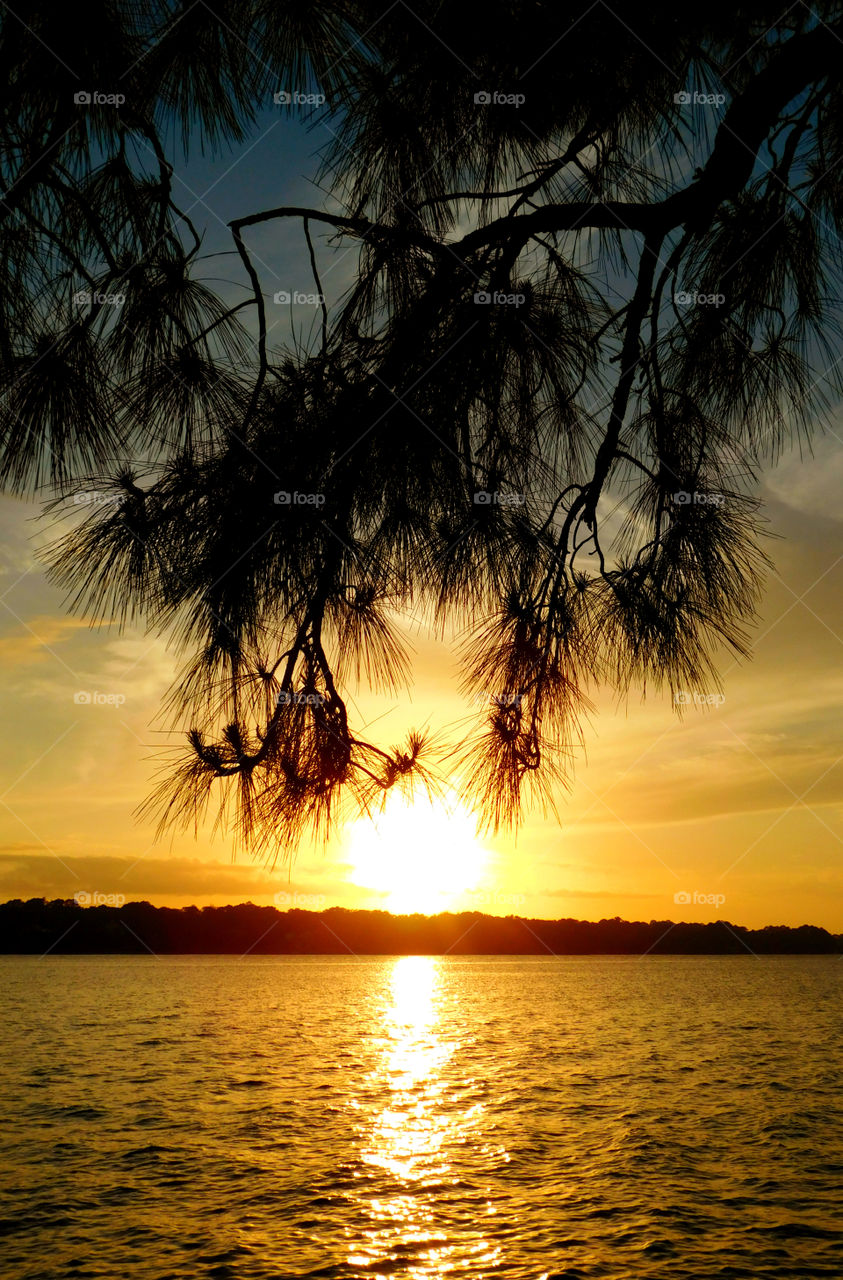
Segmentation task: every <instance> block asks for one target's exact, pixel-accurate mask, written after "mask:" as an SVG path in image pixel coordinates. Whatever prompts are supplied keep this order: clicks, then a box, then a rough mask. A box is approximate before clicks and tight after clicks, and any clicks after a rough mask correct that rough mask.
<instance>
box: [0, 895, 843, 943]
mask: <svg viewBox="0 0 843 1280" xmlns="http://www.w3.org/2000/svg"><path fill="white" fill-rule="evenodd" d="M150 952H151V953H152V954H154V955H241V956H242V955H349V954H352V955H358V956H385V955H389V956H400V955H434V956H435V955H453V956H461V955H462V956H466V955H500V956H505V955H509V956H516V955H519V956H526V955H559V956H574V955H630V956H636V955H637V956H642V955H754V956H762V955H840V954H843V935H841V934H832V933H829V932H828V930H826V929H822V928H820V927H818V926H816V925H801V926H799V927H797V928H792V927H790V926H788V925H767V926H766V927H764V928H762V929H747V928H744V927H743V926H742V925H736V924H732V923H730V922H729V921H724V920H719V921H714V922H710V923H705V924H701V923H695V922H688V921H678V922H675V921H671V920H650V921H648V922H644V921H635V920H621V919H620V918H619V917H615V918H613V919H605V920H599V921H593V920H574V919H562V920H534V919H530V918H527V917H523V916H490V915H484V914H483V913H482V912H479V911H462V912H440V913H439V914H438V915H432V916H425V915H392V914H391V913H390V912H388V911H364V910H351V909H348V908H345V907H329V908H327V909H326V910H324V911H304V910H300V909H298V908H293V909H292V910H287V911H281V910H279V909H278V908H277V907H259V906H255V905H254V904H252V903H240V904H238V905H233V906H225V907H181V908H178V907H155V906H153V905H152V904H151V903H149V902H127V903H124V904H123V905H120V906H81V905H80V904H79V903H78V902H76V901H75V900H74V899H54V900H53V901H47V900H46V899H43V898H33V899H30V900H29V901H28V902H23V901H21V900H20V899H15V900H13V901H11V902H6V903H3V904H0V954H3V955H45V954H47V953H49V954H51V955H144V954H149V953H150Z"/></svg>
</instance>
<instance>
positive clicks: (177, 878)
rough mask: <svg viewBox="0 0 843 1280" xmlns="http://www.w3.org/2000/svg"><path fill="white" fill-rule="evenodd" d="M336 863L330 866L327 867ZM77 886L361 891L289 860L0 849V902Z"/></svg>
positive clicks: (235, 895) (233, 897)
mask: <svg viewBox="0 0 843 1280" xmlns="http://www.w3.org/2000/svg"><path fill="white" fill-rule="evenodd" d="M337 871H338V868H337V867H336V865H333V864H332V865H331V867H330V872H331V873H332V874H336V873H337ZM80 891H84V892H88V893H105V894H123V895H124V896H125V898H126V900H127V901H138V900H141V899H149V900H150V901H154V902H161V900H162V899H164V898H167V899H184V900H185V901H189V902H198V903H202V902H207V901H209V899H212V898H217V899H220V898H224V899H225V900H226V901H227V902H244V901H246V900H248V899H251V900H252V901H254V900H256V899H264V900H266V901H269V902H271V901H272V900H273V898H274V897H275V895H276V894H280V893H283V894H286V895H288V896H289V895H291V894H296V893H300V894H308V895H309V894H313V893H315V892H318V893H320V894H325V895H330V900H331V901H336V900H337V899H339V898H345V897H348V896H349V895H351V896H355V897H356V896H359V892H358V891H357V890H355V889H354V886H351V885H348V884H346V883H343V882H336V881H333V880H330V881H329V880H328V879H327V877H326V881H325V882H324V883H323V882H322V880H321V879H320V880H319V881H318V882H317V881H316V880H315V879H314V878H313V876H312V875H308V874H307V872H306V870H305V869H302V871H301V872H300V873H299V874H296V868H295V867H293V868H292V872H290V870H289V869H288V867H287V865H286V864H285V865H283V866H282V865H281V864H280V863H279V865H278V866H277V867H276V868H275V870H272V869H271V868H269V867H267V866H262V865H259V864H256V863H250V862H245V861H243V862H222V861H219V860H217V861H211V860H203V859H202V858H185V857H173V858H162V857H157V858H153V857H148V858H147V857H141V858H132V857H113V856H110V855H104V856H97V855H91V856H87V857H86V856H80V857H74V856H68V857H62V858H59V857H58V856H54V857H50V856H48V855H46V854H43V853H38V854H33V853H29V852H27V846H26V845H7V846H6V848H5V849H4V850H3V851H1V852H0V901H5V900H7V899H9V898H24V899H27V898H72V897H73V895H74V894H76V893H79V892H80Z"/></svg>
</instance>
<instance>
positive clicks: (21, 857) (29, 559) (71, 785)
mask: <svg viewBox="0 0 843 1280" xmlns="http://www.w3.org/2000/svg"><path fill="white" fill-rule="evenodd" d="M323 140H324V139H322V138H320V137H318V136H316V135H315V134H305V132H304V131H303V130H301V129H298V128H296V127H295V126H293V125H292V124H290V123H289V122H282V121H281V120H280V117H278V118H275V117H272V116H267V118H266V119H265V120H262V121H261V124H260V127H259V128H258V129H257V130H256V133H255V137H254V138H253V139H252V141H251V143H250V144H249V146H247V147H244V148H243V149H242V151H241V152H237V153H236V154H232V156H231V159H230V162H229V163H228V164H225V163H223V164H217V166H216V168H215V169H212V168H211V167H210V166H209V165H207V164H206V163H205V162H204V161H202V160H201V158H200V159H198V160H196V161H191V162H190V163H189V164H187V165H186V166H185V168H184V170H183V171H182V173H181V177H180V181H181V182H182V183H183V185H184V190H183V191H181V193H179V192H178V191H177V192H176V199H177V203H180V204H181V205H182V206H183V207H189V208H191V210H192V212H191V216H192V217H193V219H194V220H195V221H196V222H197V224H198V225H199V226H200V228H204V229H205V230H206V232H207V237H206V242H205V247H206V250H207V252H209V253H211V252H220V251H226V252H227V251H228V250H229V246H230V244H231V241H230V238H229V236H228V233H227V232H226V230H225V228H224V223H225V222H226V220H227V219H229V218H231V217H234V216H235V215H237V214H245V213H249V212H254V211H256V210H259V209H261V208H265V207H268V206H271V205H277V204H312V205H318V204H319V203H320V202H321V201H322V200H323V197H322V195H321V193H320V192H319V191H318V190H317V189H316V188H314V187H313V186H312V185H311V184H310V183H309V182H308V181H307V179H306V178H305V177H303V176H301V175H302V174H304V173H311V174H312V173H313V172H314V171H315V165H314V161H313V159H312V158H311V157H312V153H313V152H314V151H315V150H316V149H318V147H319V146H320V145H321V143H322V141H323ZM323 243H324V242H323ZM250 245H251V246H253V247H254V249H255V252H256V254H257V256H258V257H259V259H260V260H261V261H262V264H263V266H264V268H266V270H267V272H268V274H267V276H266V279H267V280H271V278H272V275H274V276H275V279H276V280H277V282H278V283H277V285H276V286H275V287H276V288H278V289H288V290H291V291H292V290H296V289H298V290H303V291H311V290H312V289H313V287H314V286H313V282H312V278H311V276H310V271H309V266H308V262H307V256H306V253H304V252H303V245H302V240H301V226H300V224H298V223H292V222H291V223H290V224H289V225H284V224H278V223H273V224H271V225H269V226H265V227H262V228H260V229H259V230H257V231H256V232H255V233H254V234H253V236H252V237H251V239H250ZM321 251H324V250H321ZM325 261H331V263H332V265H331V268H330V271H328V272H327V273H326V277H325V283H326V291H327V292H328V293H329V296H330V297H336V296H337V295H338V294H339V293H340V292H341V291H342V289H343V288H345V287H346V286H347V284H348V282H349V280H350V278H351V275H350V273H351V270H352V267H353V255H351V256H349V257H348V258H347V260H346V259H345V257H344V256H339V255H335V256H334V258H333V259H330V257H326V259H325ZM205 274H206V275H207V276H208V277H214V278H216V279H219V278H220V277H225V278H226V279H228V280H231V281H233V282H237V281H240V280H241V277H240V274H239V272H238V269H237V265H236V264H235V262H234V261H233V259H232V258H222V259H215V260H213V261H211V262H209V263H208V264H207V267H206V272H205ZM222 292H223V294H224V296H226V297H228V298H230V299H231V300H238V301H239V300H241V298H242V297H243V296H244V290H243V285H242V283H232V284H231V285H230V286H224V287H222ZM281 312H282V309H280V308H279V314H278V316H277V319H276V320H275V321H274V323H276V324H277V326H278V330H277V332H278V334H280V333H282V332H283V330H284V326H285V324H286V313H284V314H282V313H281ZM296 316H297V320H298V322H299V323H300V324H303V325H305V327H306V326H307V325H308V324H309V323H310V320H311V319H312V309H311V310H310V311H308V309H307V308H300V309H298V310H297V312H296ZM841 444H843V413H836V414H834V415H832V421H831V430H830V431H828V432H827V433H826V435H825V436H823V437H818V438H817V439H816V441H815V445H814V456H813V457H810V456H809V455H808V454H807V453H805V454H804V455H803V456H802V457H800V455H799V452H798V450H797V451H795V452H794V453H792V454H789V455H787V456H785V457H784V458H783V459H782V461H781V463H780V464H779V466H778V467H777V468H776V469H775V470H771V471H770V472H769V473H768V474H767V475H766V477H765V478H764V481H763V486H762V496H763V497H764V498H765V501H766V510H767V515H768V518H769V529H770V531H771V533H774V534H776V535H778V537H777V538H776V540H771V541H770V542H769V546H768V553H769V554H770V556H771V557H772V559H773V561H774V563H775V572H774V574H773V575H771V577H770V580H769V583H768V589H767V593H766V596H765V599H764V601H763V604H762V609H761V619H760V621H759V623H758V625H757V626H756V627H755V628H754V631H753V650H754V656H753V660H752V661H751V662H749V663H744V664H741V665H738V664H736V663H734V662H733V661H732V660H731V659H729V658H728V657H727V658H726V660H725V661H724V663H723V664H722V668H721V669H722V672H723V678H722V693H723V695H724V701H723V703H722V705H719V706H712V707H710V708H707V709H704V710H701V709H694V708H693V707H691V708H689V709H688V711H687V713H686V715H685V717H684V719H682V720H680V719H679V718H677V716H676V715H675V714H674V712H673V709H672V707H671V706H670V703H669V699H668V697H667V695H658V694H653V693H650V694H649V695H648V696H647V699H646V701H644V700H642V699H641V697H640V691H639V693H637V694H635V695H634V696H633V698H632V699H631V700H630V704H629V705H628V706H621V707H618V706H617V704H616V701H615V699H614V697H613V695H611V694H610V693H608V692H606V693H601V692H600V691H597V692H596V693H595V701H596V702H597V704H598V709H597V712H596V714H595V715H594V716H593V717H592V720H591V723H590V725H587V726H586V730H585V734H586V753H585V755H583V756H582V757H581V758H580V759H579V761H578V763H577V769H576V778H575V782H574V786H573V790H572V792H571V794H570V795H569V796H565V795H561V796H560V803H559V818H560V822H559V823H557V821H556V820H555V819H554V818H553V816H552V815H548V816H547V817H545V818H543V817H542V815H541V814H540V813H533V814H532V815H529V816H528V817H527V820H526V821H525V823H524V826H523V828H522V829H521V831H520V833H519V835H518V838H517V841H516V840H515V839H514V838H513V837H512V836H511V835H499V836H497V837H494V838H481V839H480V841H479V844H474V842H473V837H472V833H471V830H470V823H469V821H468V819H467V818H466V816H465V814H464V813H463V812H462V811H461V810H460V809H459V808H457V809H456V810H455V811H454V812H452V813H450V814H448V813H444V812H442V811H440V812H439V813H438V815H437V813H436V812H433V813H430V812H427V811H426V810H424V809H422V810H420V811H419V813H418V814H416V815H415V818H414V817H413V815H411V814H409V813H407V812H402V811H400V810H399V809H395V810H393V809H392V808H390V809H389V810H388V812H387V816H386V818H385V820H384V823H383V830H382V833H381V836H380V840H381V844H380V846H379V845H378V837H377V836H375V835H373V834H372V833H371V831H367V830H363V829H362V828H352V829H348V830H346V831H344V832H341V833H338V834H337V836H336V838H335V839H334V840H333V842H332V843H331V844H330V845H329V846H328V847H327V848H326V849H321V848H319V849H316V848H313V847H312V846H307V845H305V846H303V847H302V849H301V850H300V851H299V853H298V855H297V857H296V859H295V861H294V862H293V864H292V865H291V866H290V865H282V863H281V862H279V863H278V864H277V865H276V867H275V868H274V870H273V869H269V868H267V867H265V866H261V865H256V864H254V863H253V862H251V861H250V859H249V857H248V854H247V853H245V852H243V853H241V854H240V855H239V856H238V858H237V860H236V861H233V860H232V847H231V844H230V842H228V841H227V840H226V838H225V837H224V836H217V837H216V838H215V839H214V840H212V839H211V838H210V834H209V832H207V831H200V833H199V836H198V838H197V839H196V840H194V839H193V838H192V836H189V835H188V836H179V837H177V838H175V839H174V840H173V841H172V842H164V843H161V844H155V843H154V838H153V830H152V827H151V826H149V825H140V824H139V823H138V822H137V821H136V820H135V818H134V817H133V810H134V809H135V808H136V806H137V805H138V803H139V802H140V801H141V800H142V799H143V798H144V796H145V795H146V794H147V793H148V791H149V789H150V783H151V781H152V779H153V777H154V772H155V767H156V766H155V762H154V760H153V759H152V757H153V755H154V752H155V751H156V750H157V749H158V748H159V747H160V745H161V744H162V743H167V742H168V741H170V739H168V738H167V737H166V736H165V735H164V734H163V733H161V732H158V731H157V730H158V729H159V728H160V725H157V724H156V715H157V712H158V708H159V705H160V701H161V698H162V695H163V694H164V693H165V691H166V689H167V687H168V685H169V684H170V682H171V680H172V678H173V675H174V673H175V670H176V665H177V663H176V658H175V656H174V655H173V654H172V653H170V652H168V650H167V648H166V645H165V643H164V641H163V640H161V639H160V638H156V637H154V636H144V635H143V634H141V633H140V632H137V631H131V630H130V631H126V632H125V633H123V634H118V633H117V631H116V630H115V629H111V628H108V627H103V628H100V629H98V630H91V629H90V628H89V626H88V624H87V622H86V621H84V620H80V619H76V618H72V617H70V616H68V615H67V613H66V612H65V611H64V609H63V603H62V599H61V597H60V595H59V594H58V593H57V592H56V591H55V590H53V589H52V588H51V587H50V586H49V585H48V584H47V582H46V580H45V576H44V571H43V567H42V566H41V565H40V564H39V562H38V559H37V551H38V549H39V548H40V547H43V546H44V545H45V544H46V543H47V542H48V541H49V540H50V530H49V526H48V524H47V522H45V521H40V522H39V521H38V519H37V517H38V513H39V510H40V505H39V504H38V503H36V502H32V503H25V502H22V501H19V500H16V499H11V498H6V499H4V500H3V501H2V506H0V520H2V546H3V552H2V554H3V560H2V582H0V599H1V600H2V604H3V609H2V610H0V654H2V660H3V667H4V671H5V675H6V679H5V685H4V691H3V697H4V703H5V706H4V726H5V733H4V735H3V740H2V747H1V748H0V750H2V762H1V763H0V770H1V771H2V785H1V786H0V801H2V807H0V897H2V898H4V899H5V898H11V897H23V898H28V897H36V896H38V897H40V896H45V897H48V898H53V897H72V896H73V895H74V894H76V893H79V892H87V893H94V892H99V893H105V894H122V895H124V896H125V897H126V899H127V900H129V899H148V900H150V901H152V902H155V903H158V904H168V905H182V904H187V903H193V902H195V903H199V904H203V903H224V902H238V901H244V900H251V901H253V902H258V903H272V902H274V901H275V900H276V895H278V894H282V895H283V894H286V895H287V899H283V898H282V899H281V900H280V901H281V902H282V904H283V903H285V902H286V904H287V905H301V906H313V907H316V906H330V905H341V906H349V907H378V906H387V907H393V908H399V909H400V908H403V909H409V908H410V907H411V906H414V905H415V906H417V907H420V908H421V909H437V908H450V909H453V910H461V909H474V908H476V909H481V910H487V911H490V912H493V913H495V914H507V913H508V912H514V913H517V914H520V915H528V916H536V917H559V916H574V917H582V918H586V919H598V918H601V917H604V916H614V915H620V916H623V917H626V918H632V919H645V920H649V919H652V918H655V919H668V918H673V919H690V920H707V919H717V918H725V919H727V920H731V921H734V922H736V923H740V924H746V925H750V926H756V927H757V926H760V925H764V924H773V923H784V924H789V925H799V924H802V923H813V924H818V925H823V926H825V927H826V928H829V929H832V930H836V931H840V930H843V869H841V856H840V855H841V844H842V843H843V841H841V821H840V819H841V806H843V767H841V756H840V748H839V740H840V724H841V721H842V720H843V668H841V646H842V645H843V641H841V636H843V523H841V521H843V511H841V506H840V496H839V495H840V493H841V489H842V488H843V451H842V450H841V447H840V446H841ZM403 625H404V628H405V634H406V637H407V639H408V641H409V643H410V645H411V647H412V649H413V651H414V655H415V683H414V686H413V688H412V689H411V690H410V691H409V692H408V693H407V694H405V695H403V696H401V697H387V696H375V695H372V694H371V693H369V692H368V691H367V690H365V689H361V690H359V691H352V692H353V695H354V702H353V703H352V709H353V708H354V707H355V706H356V708H357V709H358V710H357V715H358V723H360V724H367V723H369V724H370V725H371V729H370V732H371V733H372V735H373V736H374V741H376V742H378V743H380V744H381V745H384V744H386V745H390V744H392V743H395V742H398V741H400V739H401V737H402V736H403V734H404V732H405V731H406V729H407V728H409V727H411V726H413V725H423V724H429V726H430V728H431V729H432V730H434V731H435V730H437V729H441V730H444V729H445V728H446V727H447V726H453V725H454V724H455V722H460V721H465V720H466V717H468V716H469V715H470V714H471V707H470V705H469V703H468V701H467V700H466V699H465V698H464V697H463V696H461V695H460V693H459V691H458V684H459V667H458V662H457V656H456V649H457V638H456V637H453V636H449V637H446V638H445V639H439V640H437V639H436V638H435V637H434V636H433V635H432V634H431V633H430V631H429V629H428V628H427V627H426V626H425V625H424V624H422V623H421V622H419V621H418V620H412V619H408V620H405V622H404V624H403ZM80 692H82V693H89V694H91V695H92V698H91V701H90V702H89V703H80V702H76V701H74V697H75V695H77V694H78V693H80ZM688 692H689V693H690V694H691V695H693V693H695V692H696V693H699V694H701V695H703V696H705V695H708V694H710V693H712V692H717V690H710V689H702V690H689V691H688ZM97 694H98V695H105V696H106V698H109V697H110V698H111V701H103V700H102V697H100V699H97V698H95V697H94V695H97ZM121 700H122V701H121ZM118 704H119V705H118ZM375 722H377V723H375ZM385 851H388V853H387V852H385ZM385 859H386V862H385ZM392 860H395V861H396V862H397V863H398V864H399V868H400V869H399V870H398V871H397V872H396V871H395V870H394V867H392V868H391V867H390V865H389V864H390V862H391V861H392ZM679 893H686V894H690V895H691V897H692V898H693V896H694V895H695V894H696V895H698V896H700V897H703V898H707V899H709V900H708V901H697V902H694V901H692V902H691V903H680V904H677V902H676V901H675V895H676V894H679ZM713 896H716V897H717V901H716V902H713V901H711V899H712V897H713Z"/></svg>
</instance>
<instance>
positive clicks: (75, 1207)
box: [0, 956, 843, 1280]
mask: <svg viewBox="0 0 843 1280" xmlns="http://www.w3.org/2000/svg"><path fill="white" fill-rule="evenodd" d="M841 975H843V965H841V961H840V960H839V959H837V958H834V957H771V958H767V959H763V960H757V959H755V958H753V957H752V956H746V957H745V958H743V957H658V958H656V957H649V958H646V959H644V960H632V959H628V958H620V957H607V958H601V957H582V958H580V957H578V958H570V959H568V958H555V957H548V958H547V959H543V958H535V957H531V958H524V959H521V958H514V959H513V958H511V957H507V958H500V959H498V958H486V957H472V958H467V959H466V958H442V959H440V958H426V957H408V958H403V959H398V960H394V959H380V958H376V959H363V960H357V959H355V958H354V957H349V958H348V959H347V960H344V959H341V958H336V957H277V958H276V957H269V958H267V957H259V958H247V959H245V960H237V959H234V958H231V957H225V958H218V957H170V958H167V959H163V960H159V959H156V958H154V957H152V956H149V957H137V956H135V957H104V956H100V957H92V956H81V957H72V956H59V957H50V956H48V957H47V958H45V959H41V960H39V959H35V958H29V957H27V958H19V957H3V958H2V960H0V1011H2V1019H3V1025H4V1031H5V1035H4V1046H3V1051H2V1052H3V1057H4V1059H6V1060H7V1065H5V1066H4V1074H3V1078H4V1081H5V1088H4V1093H5V1099H6V1100H5V1103H4V1107H3V1122H2V1127H0V1140H2V1148H3V1151H2V1164H3V1168H4V1170H5V1172H6V1178H7V1181H8V1182H9V1184H10V1186H11V1195H10V1197H8V1198H7V1207H6V1208H5V1210H4V1211H3V1215H4V1216H3V1222H2V1230H3V1233H4V1234H3V1237H2V1240H0V1274H2V1276H3V1277H4V1280H18V1277H26V1278H27V1280H30V1278H31V1280H59V1278H62V1280H66V1278H69V1277H79V1278H82V1277H103V1278H106V1277H107V1278H108V1280H164V1277H168V1278H173V1280H175V1278H178V1280H201V1278H203V1277H218V1278H220V1280H225V1278H231V1280H252V1278H259V1280H281V1278H282V1277H304V1276H311V1277H312V1276H322V1277H343V1278H345V1277H349V1278H350V1277H354V1276H367V1277H378V1276H401V1277H404V1276H407V1277H416V1278H419V1280H420V1278H422V1277H444V1276H467V1277H471V1278H472V1280H475V1278H476V1277H480V1278H482V1277H486V1276H496V1275H501V1276H506V1277H513V1278H516V1280H522V1278H523V1280H537V1278H538V1277H557V1276H558V1277H561V1276H564V1277H569V1278H570V1280H585V1278H587V1277H611V1280H625V1278H627V1277H629V1278H630V1280H633V1278H634V1280H639V1278H640V1280H654V1278H655V1280H657V1278H661V1277H665V1278H667V1277H670V1280H682V1278H683V1277H693V1278H694V1280H713V1278H714V1277H738V1276H741V1277H766V1276H788V1277H794V1280H805V1278H806V1277H813V1276H834V1277H836V1278H838V1280H839V1277H840V1276H841V1275H843V1229H841V1227H842V1226H843V1224H841V1220H840V1210H839V1203H840V1200H841V1196H840V1193H839V1184H840V1175H841V1172H843V1140H841V1088H840V1086H841V1062H840V1033H841V999H840V993H841Z"/></svg>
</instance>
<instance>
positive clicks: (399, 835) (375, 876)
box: [348, 792, 488, 915]
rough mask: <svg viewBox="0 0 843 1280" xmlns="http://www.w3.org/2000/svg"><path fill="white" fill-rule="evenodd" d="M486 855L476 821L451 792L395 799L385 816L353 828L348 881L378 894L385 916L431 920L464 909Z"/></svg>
mask: <svg viewBox="0 0 843 1280" xmlns="http://www.w3.org/2000/svg"><path fill="white" fill-rule="evenodd" d="M487 856H488V855H487V852H486V850H485V849H484V848H483V846H482V844H481V843H480V841H479V840H478V838H477V826H476V822H475V820H474V819H473V818H472V817H471V815H470V814H469V813H468V812H467V811H466V810H465V809H464V808H463V806H462V805H461V804H460V802H459V800H458V798H457V797H456V795H455V794H454V793H453V792H449V793H448V794H447V795H446V796H444V797H443V798H442V799H436V800H432V799H430V798H429V797H428V796H420V797H416V798H415V799H412V800H411V799H408V798H407V797H405V796H401V795H394V796H390V798H389V799H388V800H387V802H386V805H385V807H384V810H383V813H379V814H377V815H374V816H373V817H371V818H360V819H358V820H357V821H356V822H355V823H354V825H353V827H352V828H351V833H350V838H349V843H348V859H349V862H350V863H351V875H350V877H349V878H350V879H351V882H352V884H356V885H359V886H360V887H361V888H362V889H370V890H372V891H373V892H374V893H376V894H378V896H379V898H380V899H381V901H382V905H383V907H385V908H386V910H387V911H394V912H397V913H406V912H413V911H418V912H422V913H424V914H427V915H429V914H431V913H433V912H436V911H447V910H449V909H453V908H455V907H459V906H461V905H462V904H463V899H464V895H465V894H466V893H468V892H470V891H471V890H472V889H474V888H475V886H476V885H477V884H478V882H479V881H480V879H481V877H482V875H483V871H484V869H485V864H486V859H487Z"/></svg>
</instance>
